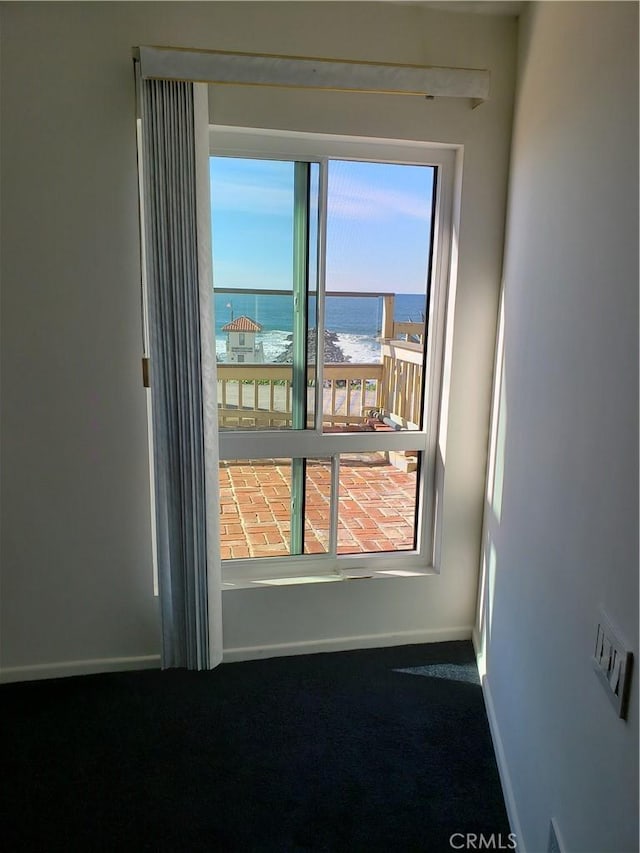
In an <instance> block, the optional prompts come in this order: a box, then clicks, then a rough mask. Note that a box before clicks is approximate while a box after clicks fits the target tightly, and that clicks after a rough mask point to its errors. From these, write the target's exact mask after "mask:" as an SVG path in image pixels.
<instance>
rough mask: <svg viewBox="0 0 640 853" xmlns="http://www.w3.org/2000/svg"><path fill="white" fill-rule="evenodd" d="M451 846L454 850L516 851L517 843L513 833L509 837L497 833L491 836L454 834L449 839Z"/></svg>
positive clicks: (468, 833)
mask: <svg viewBox="0 0 640 853" xmlns="http://www.w3.org/2000/svg"><path fill="white" fill-rule="evenodd" d="M449 846H450V847H451V848H452V849H453V850H515V849H516V846H517V842H516V836H515V833H513V832H510V833H509V835H502V833H497V834H496V833H495V832H492V833H491V834H490V835H483V834H482V833H479V834H478V833H477V832H454V833H453V835H451V836H450V837H449Z"/></svg>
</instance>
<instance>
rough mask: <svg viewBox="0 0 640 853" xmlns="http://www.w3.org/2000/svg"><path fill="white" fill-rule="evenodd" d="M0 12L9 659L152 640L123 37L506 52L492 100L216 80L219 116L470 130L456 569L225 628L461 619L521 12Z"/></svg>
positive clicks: (449, 496) (384, 637)
mask: <svg viewBox="0 0 640 853" xmlns="http://www.w3.org/2000/svg"><path fill="white" fill-rule="evenodd" d="M2 19H3V20H2V54H1V57H2V58H1V61H2V134H3V139H2V190H3V192H2V228H3V235H2V236H3V253H2V275H3V279H2V286H3V316H2V322H3V335H2V347H3V349H2V370H3V375H2V383H3V428H2V456H3V463H4V464H3V471H2V476H3V481H2V488H3V512H2V525H3V530H2V532H3V535H2V570H3V579H2V584H3V586H2V593H3V595H2V607H3V611H2V662H3V666H4V667H6V668H12V667H14V668H15V667H18V668H20V667H25V666H29V665H32V666H40V665H43V664H48V663H51V664H58V663H64V662H70V661H77V660H80V661H86V660H92V661H102V662H103V665H105V666H109V665H112V664H113V659H114V658H125V659H128V658H136V659H138V658H140V657H142V658H147V657H149V656H151V659H152V660H153V656H154V655H157V653H158V651H159V639H158V624H157V606H156V601H155V600H154V598H153V596H152V584H151V558H150V542H149V540H150V523H149V510H148V501H147V491H148V471H147V456H146V444H145V441H146V439H145V403H144V395H143V391H142V388H141V387H140V366H139V356H140V344H139V340H140V332H139V328H140V310H139V298H138V280H139V260H138V226H137V184H136V160H135V139H134V125H133V116H134V96H133V84H132V69H131V59H130V50H131V47H132V46H133V45H136V44H141V43H142V44H145V43H146V44H173V45H182V46H193V47H201V48H222V49H236V50H259V51H265V52H273V53H296V54H309V55H320V56H334V57H346V58H354V59H371V60H381V61H399V62H417V63H428V64H443V65H462V66H476V67H487V68H489V69H491V72H492V100H491V101H490V102H489V103H488V104H486V105H484V106H482V107H481V108H479V109H477V110H475V111H472V110H470V109H469V105H468V103H466V102H454V101H442V102H427V101H425V100H423V99H421V98H393V97H390V96H371V95H351V96H350V95H344V94H343V95H337V94H328V93H315V94H308V95H301V94H300V93H294V92H282V91H269V92H265V91H264V90H253V89H231V88H226V89H221V90H215V91H214V92H213V93H212V107H213V114H214V119H215V121H217V122H220V123H229V124H234V123H236V124H255V125H264V126H275V127H290V128H295V129H300V130H314V129H315V130H322V131H328V132H333V133H346V134H363V135H367V134H369V135H374V136H388V137H406V138H409V139H427V140H435V141H445V142H453V143H463V144H464V145H465V173H464V184H463V199H462V219H461V227H460V234H459V245H460V252H461V254H460V268H459V283H458V304H457V315H456V318H457V327H456V334H455V339H454V354H453V373H452V388H451V409H450V416H449V437H448V439H449V440H448V457H447V486H446V488H447V492H446V504H445V508H444V511H445V528H444V543H443V554H444V556H443V570H442V575H441V576H440V577H433V578H428V579H417V580H412V579H409V580H389V581H373V582H371V581H360V582H358V583H357V584H356V583H352V584H347V583H344V584H331V585H318V586H315V587H308V586H307V587H296V588H289V589H286V590H282V589H278V590H274V589H269V590H248V591H247V590H238V591H229V592H226V593H225V597H224V610H225V615H224V628H225V645H226V647H227V649H236V650H237V649H241V648H245V649H246V648H247V647H249V648H252V649H254V651H255V649H256V648H258V649H260V648H264V647H268V646H271V645H274V644H284V645H285V647H286V648H291V644H293V645H294V646H295V644H296V643H298V642H300V641H303V640H304V641H315V640H317V641H325V640H331V639H332V638H333V639H335V638H344V642H343V644H344V645H348V644H350V643H356V644H357V643H359V642H365V643H374V642H376V641H380V642H392V641H394V640H395V641H397V642H400V641H402V640H403V639H405V640H414V641H415V640H419V639H424V638H427V637H429V636H433V637H436V638H438V637H443V636H450V635H452V634H455V635H458V634H462V635H464V633H465V632H468V631H469V629H470V626H471V625H472V623H473V612H474V601H475V592H476V583H477V563H478V553H479V549H480V531H481V516H482V493H483V479H484V465H485V447H486V437H487V414H488V405H489V396H490V375H491V364H492V353H493V340H494V331H495V315H496V304H497V294H498V288H499V283H500V274H501V257H502V238H503V226H504V206H505V198H506V179H507V160H508V152H509V142H510V127H511V110H512V98H513V80H514V67H515V32H516V25H515V20H514V19H510V18H487V17H484V16H481V17H469V16H467V15H464V14H447V13H446V12H444V13H443V12H425V11H424V10H422V9H419V8H415V7H413V6H411V5H398V6H395V5H393V6H392V5H390V4H384V3H376V4H363V3H354V4H350V3H330V4H321V3H320V4H315V3H285V4H277V3H261V4H255V5H253V4H247V3H229V4H218V3H205V4H188V3H176V4H174V3H157V4H156V3H140V4H124V3H118V4H109V3H105V4H94V3H73V4H60V5H56V4H5V5H4V6H3V7H2ZM429 632H433V633H429ZM354 638H355V639H354ZM362 638H364V639H362ZM109 662H111V664H110V663H109ZM92 666H95V664H92V665H88V664H87V665H82V666H81V667H80V669H82V668H84V669H85V670H86V669H90V668H92ZM20 672H22V670H20ZM14 674H15V673H14Z"/></svg>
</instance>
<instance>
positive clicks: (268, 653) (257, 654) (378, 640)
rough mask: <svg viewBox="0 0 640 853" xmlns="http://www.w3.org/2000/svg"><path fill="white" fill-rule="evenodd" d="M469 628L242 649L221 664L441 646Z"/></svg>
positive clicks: (229, 652)
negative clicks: (318, 654)
mask: <svg viewBox="0 0 640 853" xmlns="http://www.w3.org/2000/svg"><path fill="white" fill-rule="evenodd" d="M470 638H471V626H470V625H469V626H464V627H461V628H438V629H435V630H426V631H397V632H394V633H392V634H363V635H360V636H357V637H331V638H330V639H325V640H301V641H299V642H296V643H275V644H273V645H268V646H242V647H238V648H229V649H225V650H224V655H223V658H222V660H223V663H233V662H236V661H243V660H259V659H262V658H275V657H286V656H288V655H311V654H317V653H319V652H348V651H353V650H354V649H378V648H382V647H385V646H408V645H413V644H415V643H444V642H447V641H448V640H468V639H470Z"/></svg>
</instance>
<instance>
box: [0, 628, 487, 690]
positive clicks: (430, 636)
mask: <svg viewBox="0 0 640 853" xmlns="http://www.w3.org/2000/svg"><path fill="white" fill-rule="evenodd" d="M471 630H472V629H471V626H463V627H461V628H438V629H433V630H426V631H397V632H395V633H392V634H363V635H360V636H357V637H331V638H330V639H325V640H304V641H299V642H295V643H275V644H273V645H266V646H243V647H238V648H230V649H225V650H224V655H223V662H224V663H233V662H235V661H243V660H260V659H264V658H274V657H285V656H288V655H310V654H315V653H320V652H346V651H353V650H354V649H377V648H382V647H385V646H407V645H413V644H416V643H444V642H447V641H449V640H468V639H470V637H471ZM159 668H160V655H146V656H140V657H123V658H98V659H96V660H76V661H64V662H62V663H44V664H35V665H32V666H11V667H4V668H2V669H0V684H8V683H10V682H14V681H39V680H41V679H44V678H66V677H69V676H73V675H95V674H97V673H101V672H122V671H125V670H136V669H159Z"/></svg>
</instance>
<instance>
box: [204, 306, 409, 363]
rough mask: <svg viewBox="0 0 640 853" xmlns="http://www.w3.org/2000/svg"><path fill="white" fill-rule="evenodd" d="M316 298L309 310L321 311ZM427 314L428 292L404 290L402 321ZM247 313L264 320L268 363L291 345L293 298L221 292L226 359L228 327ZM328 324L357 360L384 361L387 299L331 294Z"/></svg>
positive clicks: (221, 350) (261, 336)
mask: <svg viewBox="0 0 640 853" xmlns="http://www.w3.org/2000/svg"><path fill="white" fill-rule="evenodd" d="M314 301H315V300H313V299H312V300H310V305H309V314H310V316H311V317H312V316H314V314H315V304H314ZM424 312H425V296H424V294H418V293H400V294H397V295H396V297H395V304H394V320H396V322H416V323H417V322H421V321H422V320H423V318H424ZM232 313H233V317H240V316H241V315H243V314H244V315H246V316H247V317H251V319H252V320H255V322H256V323H260V325H261V326H262V331H261V332H259V333H258V335H257V336H256V340H257V341H262V344H263V347H264V355H265V361H272V360H273V359H275V358H276V357H277V356H278V355H280V354H281V353H282V352H283V351H284V350H285V349H286V346H287V343H288V341H287V338H288V336H289V335H290V334H291V330H292V328H293V298H292V297H291V296H289V295H284V294H273V293H243V292H242V291H238V292H237V293H216V294H215V326H216V351H217V353H218V355H219V356H220V358H221V360H222V361H224V354H225V351H226V333H225V332H223V331H222V327H223V326H224V325H226V324H227V323H228V322H229V321H230V320H231V317H232ZM325 328H326V329H327V330H328V331H330V332H335V333H336V334H337V336H338V339H337V343H338V345H339V346H340V347H341V348H342V351H343V352H344V354H345V355H346V356H350V358H351V361H352V362H353V363H354V364H358V363H360V364H363V363H368V362H376V361H379V359H380V342H379V341H378V338H379V336H380V332H381V329H382V298H381V297H371V296H327V298H326V303H325Z"/></svg>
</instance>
